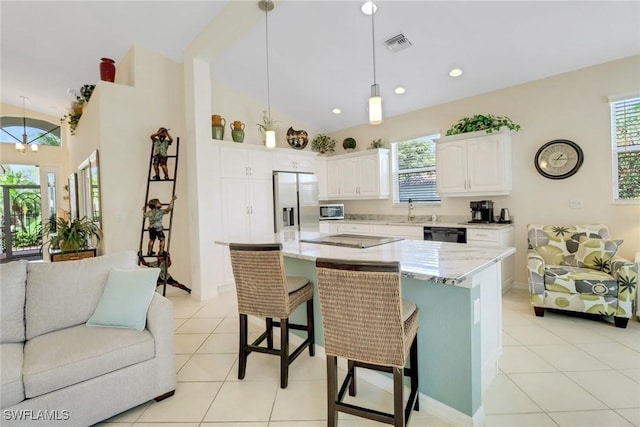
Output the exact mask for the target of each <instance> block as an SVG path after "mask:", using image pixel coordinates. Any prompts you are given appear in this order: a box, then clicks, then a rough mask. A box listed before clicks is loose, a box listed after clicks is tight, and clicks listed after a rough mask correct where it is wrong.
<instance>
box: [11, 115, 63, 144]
mask: <svg viewBox="0 0 640 427" xmlns="http://www.w3.org/2000/svg"><path fill="white" fill-rule="evenodd" d="M23 120H25V119H24V118H23V117H9V116H5V117H0V130H1V132H0V142H8V143H10V144H15V143H16V142H22V134H23V132H24V131H25V127H26V133H27V141H29V142H30V143H31V144H38V145H52V146H57V147H59V146H60V145H62V144H61V140H60V125H56V124H53V123H51V122H48V121H46V120H38V119H31V118H28V117H27V118H26V120H25V127H23ZM36 138H37V139H36ZM34 140H35V141H34ZM31 141H33V142H31Z"/></svg>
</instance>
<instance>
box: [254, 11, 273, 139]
mask: <svg viewBox="0 0 640 427" xmlns="http://www.w3.org/2000/svg"><path fill="white" fill-rule="evenodd" d="M258 7H259V8H260V10H264V22H265V25H264V28H265V47H266V52H267V128H266V130H265V132H264V136H265V139H264V143H265V145H266V147H267V148H268V149H270V150H273V149H274V148H276V131H275V130H273V129H272V128H271V126H272V121H271V88H270V86H271V84H270V83H271V81H270V79H269V12H270V11H272V10H273V8H274V7H275V5H274V3H273V1H271V0H260V2H258Z"/></svg>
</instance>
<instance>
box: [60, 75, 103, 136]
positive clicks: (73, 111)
mask: <svg viewBox="0 0 640 427" xmlns="http://www.w3.org/2000/svg"><path fill="white" fill-rule="evenodd" d="M95 88H96V85H83V86H82V87H81V88H80V95H76V100H75V101H73V103H72V104H71V108H70V109H69V114H67V115H66V116H64V117H63V118H62V121H64V120H67V123H69V129H70V130H71V135H75V134H76V128H77V127H78V122H79V121H80V117H82V112H83V110H84V104H86V103H87V102H89V99H90V98H91V95H92V94H93V90H94V89H95Z"/></svg>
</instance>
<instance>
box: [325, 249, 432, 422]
mask: <svg viewBox="0 0 640 427" xmlns="http://www.w3.org/2000/svg"><path fill="white" fill-rule="evenodd" d="M316 270H317V274H318V292H319V295H320V309H321V310H322V325H323V327H324V342H325V352H326V354H327V404H328V414H327V426H329V427H333V426H336V425H337V421H338V412H344V413H347V414H351V415H356V416H359V417H363V418H369V419H372V420H375V421H378V422H382V423H386V424H393V425H394V426H405V425H406V423H408V422H409V417H410V416H411V411H412V409H415V410H419V409H420V408H419V403H418V339H417V331H418V308H417V307H416V305H415V304H414V303H412V302H410V301H406V300H402V299H401V292H400V264H399V263H398V262H385V263H382V262H367V261H342V260H335V259H323V258H318V259H317V260H316ZM407 355H408V356H409V364H410V368H405V367H404V366H405V363H406V360H407ZM338 357H341V358H344V359H347V361H348V363H347V365H348V368H347V376H346V378H345V380H344V382H343V384H342V386H341V387H340V389H339V390H338V378H337V358H338ZM360 367H361V368H367V369H374V370H377V371H383V372H390V373H392V374H393V407H394V410H393V414H389V413H385V412H380V411H376V410H373V409H368V408H364V407H361V406H356V405H352V404H349V403H344V402H343V398H344V395H345V393H346V391H347V387H348V389H349V394H350V395H351V396H355V395H356V368H360ZM405 375H406V376H409V378H410V383H411V392H410V394H409V399H408V402H407V404H406V407H405V406H404V402H403V399H404V396H403V392H404V390H403V385H402V381H403V378H404V376H405Z"/></svg>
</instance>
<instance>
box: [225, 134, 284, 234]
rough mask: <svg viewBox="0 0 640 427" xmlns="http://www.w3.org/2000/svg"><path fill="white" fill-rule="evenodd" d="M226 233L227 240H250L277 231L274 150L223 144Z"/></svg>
mask: <svg viewBox="0 0 640 427" xmlns="http://www.w3.org/2000/svg"><path fill="white" fill-rule="evenodd" d="M220 159H221V162H220V184H221V185H220V203H221V207H222V234H223V237H224V238H225V239H227V241H232V242H236V241H250V240H251V239H253V240H256V239H258V238H259V237H260V236H263V237H264V236H267V235H272V234H273V197H272V194H273V184H272V173H273V164H272V157H271V152H268V151H266V150H263V149H253V148H244V147H228V146H221V147H220Z"/></svg>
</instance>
